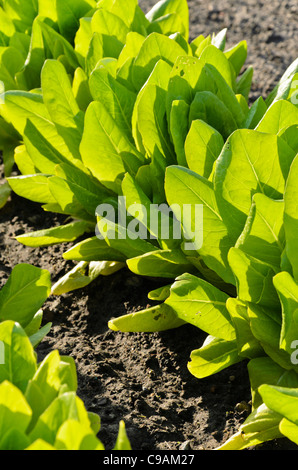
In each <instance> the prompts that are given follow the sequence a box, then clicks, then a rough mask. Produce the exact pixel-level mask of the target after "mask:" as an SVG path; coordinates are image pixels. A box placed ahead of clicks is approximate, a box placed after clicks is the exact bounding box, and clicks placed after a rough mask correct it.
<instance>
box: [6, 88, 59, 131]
mask: <svg viewBox="0 0 298 470" xmlns="http://www.w3.org/2000/svg"><path fill="white" fill-rule="evenodd" d="M4 96H5V99H4V103H1V104H0V114H1V116H2V117H3V118H4V119H5V120H6V121H7V122H9V123H11V124H12V125H13V127H14V128H15V129H16V131H17V132H18V133H19V134H20V135H23V133H24V129H25V127H26V123H27V119H30V118H34V117H37V118H39V119H40V121H41V122H43V121H44V120H46V121H48V120H50V115H49V113H48V111H47V108H46V106H45V105H44V103H43V100H42V96H40V95H39V94H36V93H30V92H25V91H19V90H16V91H8V92H6V93H5V95H4Z"/></svg>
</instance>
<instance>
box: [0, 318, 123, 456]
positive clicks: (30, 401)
mask: <svg viewBox="0 0 298 470" xmlns="http://www.w3.org/2000/svg"><path fill="white" fill-rule="evenodd" d="M0 341H1V343H2V344H3V345H4V361H3V363H1V364H0V417H1V419H0V422H1V433H0V435H1V439H0V449H1V450H104V447H103V445H102V443H101V442H100V441H99V439H98V438H97V437H96V435H97V433H98V431H99V429H100V419H99V417H98V416H97V415H95V414H94V413H90V412H87V411H86V409H85V407H84V404H83V402H82V400H81V399H80V398H79V397H78V396H77V394H76V389H77V376H76V368H75V364H74V361H73V359H72V358H70V357H65V356H60V354H59V352H58V351H57V350H54V351H52V352H51V353H50V354H48V356H46V358H45V359H44V360H43V361H42V362H41V363H40V364H37V360H36V354H35V353H34V349H33V346H32V344H31V342H30V340H29V338H28V336H27V334H26V333H25V331H24V330H23V328H22V327H21V326H20V324H19V323H16V322H13V321H12V320H6V321H4V322H2V323H1V324H0ZM115 449H117V450H120V449H122V450H128V449H130V444H129V441H128V439H127V436H126V432H125V427H124V422H121V424H120V427H119V436H118V440H117V445H116V446H115Z"/></svg>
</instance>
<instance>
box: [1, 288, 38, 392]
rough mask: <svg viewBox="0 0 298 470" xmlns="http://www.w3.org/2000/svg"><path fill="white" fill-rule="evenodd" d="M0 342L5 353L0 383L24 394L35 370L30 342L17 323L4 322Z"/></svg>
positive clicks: (34, 359) (33, 353)
mask: <svg viewBox="0 0 298 470" xmlns="http://www.w3.org/2000/svg"><path fill="white" fill-rule="evenodd" d="M1 292H2V291H1ZM31 299H32V294H31ZM18 308H20V307H18ZM0 341H2V343H3V344H4V351H5V355H4V364H1V365H0V383H2V382H3V381H5V380H8V381H9V382H11V383H12V384H13V385H15V386H16V387H18V388H19V389H20V391H21V392H23V393H24V392H25V390H26V388H27V384H28V381H29V380H31V378H32V377H33V375H34V374H35V372H36V368H37V366H36V357H35V352H34V350H33V347H32V345H31V343H30V340H29V338H28V336H27V335H26V333H25V331H24V330H23V329H22V327H21V326H20V325H19V323H16V322H14V321H12V320H6V321H3V322H2V323H0Z"/></svg>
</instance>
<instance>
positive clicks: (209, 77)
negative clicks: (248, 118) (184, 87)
mask: <svg viewBox="0 0 298 470" xmlns="http://www.w3.org/2000/svg"><path fill="white" fill-rule="evenodd" d="M212 48H214V49H212V51H213V50H215V51H217V53H219V54H222V52H221V51H219V50H218V49H216V47H214V46H212ZM200 62H201V59H200ZM202 62H203V63H204V61H202ZM210 62H211V61H210ZM214 62H215V63H216V62H217V60H214ZM226 65H227V67H228V64H226ZM196 91H198V92H208V91H209V92H211V93H213V94H214V95H216V96H217V97H218V98H219V99H220V100H221V101H222V102H223V104H224V105H225V107H226V108H227V109H229V111H230V113H231V115H232V117H233V120H234V122H235V126H236V128H237V127H242V125H243V122H244V120H245V114H244V112H243V110H242V107H241V105H240V104H239V102H238V100H237V97H236V95H235V93H234V91H233V90H232V88H231V87H230V86H229V85H228V84H227V82H226V81H225V79H224V77H223V76H222V74H221V73H220V71H219V68H217V66H215V65H213V64H212V63H208V62H206V63H205V64H204V67H203V69H202V72H201V74H200V76H199V77H198V82H197V84H196ZM214 127H215V126H214Z"/></svg>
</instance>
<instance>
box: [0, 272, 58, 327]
mask: <svg viewBox="0 0 298 470" xmlns="http://www.w3.org/2000/svg"><path fill="white" fill-rule="evenodd" d="M50 289H51V280H50V273H49V272H48V271H46V270H43V269H40V268H37V267H35V266H31V265H29V264H22V263H21V264H18V265H16V266H15V267H14V269H13V270H12V272H11V275H10V277H9V278H8V281H7V282H6V284H5V285H4V287H3V288H2V290H1V291H0V319H1V320H2V321H4V320H14V321H17V322H18V323H20V325H22V326H23V327H26V326H27V325H28V324H29V323H30V322H31V320H32V319H33V317H34V315H35V314H36V312H37V311H38V310H39V309H40V308H41V306H42V305H43V303H44V302H45V301H46V299H47V298H48V296H49V295H50Z"/></svg>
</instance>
